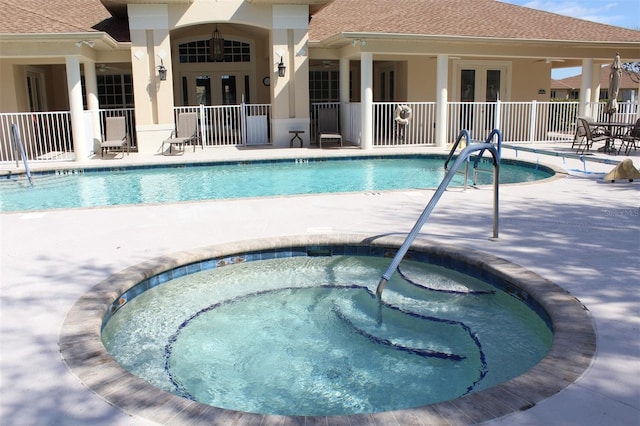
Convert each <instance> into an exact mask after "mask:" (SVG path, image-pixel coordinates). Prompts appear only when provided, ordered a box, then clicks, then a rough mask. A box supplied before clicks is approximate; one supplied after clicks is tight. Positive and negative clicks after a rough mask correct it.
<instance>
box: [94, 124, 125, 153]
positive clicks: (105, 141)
mask: <svg viewBox="0 0 640 426" xmlns="http://www.w3.org/2000/svg"><path fill="white" fill-rule="evenodd" d="M125 146H126V148H127V155H129V151H130V148H131V144H130V143H129V134H128V133H127V122H126V118H125V117H107V119H106V120H105V134H104V135H102V142H101V143H100V157H104V154H105V153H106V152H107V151H109V150H111V149H120V150H121V151H122V157H124V148H125Z"/></svg>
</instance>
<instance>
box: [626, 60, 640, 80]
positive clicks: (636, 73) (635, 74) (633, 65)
mask: <svg viewBox="0 0 640 426" xmlns="http://www.w3.org/2000/svg"><path fill="white" fill-rule="evenodd" d="M622 71H623V72H625V73H626V74H627V75H628V76H629V77H630V78H631V80H632V81H633V82H634V83H640V62H626V63H624V64H622Z"/></svg>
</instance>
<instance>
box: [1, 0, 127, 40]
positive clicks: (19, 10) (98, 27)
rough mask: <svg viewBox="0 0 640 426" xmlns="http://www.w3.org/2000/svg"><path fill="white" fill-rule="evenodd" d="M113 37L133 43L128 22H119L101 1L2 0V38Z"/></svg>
mask: <svg viewBox="0 0 640 426" xmlns="http://www.w3.org/2000/svg"><path fill="white" fill-rule="evenodd" d="M97 31H104V32H107V33H109V34H110V35H111V36H112V37H113V38H114V39H116V40H118V41H129V29H128V24H127V21H126V20H123V19H115V18H112V17H111V14H110V13H109V12H108V11H107V9H105V7H104V6H103V5H102V3H101V2H100V0H2V5H1V6H0V34H1V33H5V34H25V33H27V34H28V33H35V34H50V33H78V32H97Z"/></svg>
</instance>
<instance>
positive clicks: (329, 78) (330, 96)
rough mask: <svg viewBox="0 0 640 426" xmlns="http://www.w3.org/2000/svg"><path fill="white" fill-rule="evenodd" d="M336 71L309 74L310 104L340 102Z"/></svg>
mask: <svg viewBox="0 0 640 426" xmlns="http://www.w3.org/2000/svg"><path fill="white" fill-rule="evenodd" d="M338 76H339V73H338V71H311V72H310V73H309V100H310V101H311V102H338V101H340V82H339V78H338Z"/></svg>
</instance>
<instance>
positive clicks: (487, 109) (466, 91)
mask: <svg viewBox="0 0 640 426" xmlns="http://www.w3.org/2000/svg"><path fill="white" fill-rule="evenodd" d="M509 68H510V64H508V63H492V62H486V63H477V62H475V61H474V62H472V61H459V62H458V63H457V64H456V75H457V79H456V81H455V86H454V92H455V93H457V95H456V98H457V99H458V100H459V101H460V102H465V103H466V102H468V103H472V102H473V103H477V104H473V105H472V104H463V105H461V107H460V128H463V129H467V130H470V131H472V132H473V131H476V132H477V134H476V135H474V137H478V138H482V139H483V138H484V137H486V136H488V132H490V131H491V130H493V129H494V128H495V127H496V125H497V123H496V122H495V118H496V105H494V104H493V103H494V102H497V101H498V100H504V99H505V98H506V97H507V84H506V81H507V75H508V70H509ZM485 133H486V134H485Z"/></svg>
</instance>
